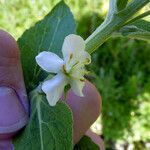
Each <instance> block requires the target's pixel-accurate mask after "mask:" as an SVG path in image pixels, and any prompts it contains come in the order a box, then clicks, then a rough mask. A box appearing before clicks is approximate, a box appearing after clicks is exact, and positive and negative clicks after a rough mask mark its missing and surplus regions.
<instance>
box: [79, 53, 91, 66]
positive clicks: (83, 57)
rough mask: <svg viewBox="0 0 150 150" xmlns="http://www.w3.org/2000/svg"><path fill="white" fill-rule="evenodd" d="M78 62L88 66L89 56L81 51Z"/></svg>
mask: <svg viewBox="0 0 150 150" xmlns="http://www.w3.org/2000/svg"><path fill="white" fill-rule="evenodd" d="M80 62H81V63H82V62H83V63H84V64H85V65H88V64H90V63H91V55H90V54H89V53H88V52H86V51H83V52H82V53H81V55H80Z"/></svg>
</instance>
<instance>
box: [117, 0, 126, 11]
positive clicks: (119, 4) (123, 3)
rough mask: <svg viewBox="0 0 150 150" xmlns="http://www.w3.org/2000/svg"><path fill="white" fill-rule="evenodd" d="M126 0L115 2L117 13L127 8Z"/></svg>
mask: <svg viewBox="0 0 150 150" xmlns="http://www.w3.org/2000/svg"><path fill="white" fill-rule="evenodd" d="M127 3H128V0H117V9H118V11H120V10H122V9H124V8H125V7H126V6H127Z"/></svg>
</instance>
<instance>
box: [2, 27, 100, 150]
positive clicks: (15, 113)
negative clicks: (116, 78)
mask: <svg viewBox="0 0 150 150" xmlns="http://www.w3.org/2000/svg"><path fill="white" fill-rule="evenodd" d="M83 93H84V95H85V96H84V97H77V96H75V95H74V94H73V92H72V91H71V90H70V91H69V93H68V97H67V99H68V100H67V102H66V103H67V104H68V105H69V107H70V108H71V110H72V112H73V119H74V123H73V128H74V130H73V140H74V144H76V143H77V142H78V141H79V140H80V138H81V137H82V136H83V135H84V134H85V133H86V131H87V130H88V129H89V127H90V126H91V124H92V123H93V122H94V121H95V120H96V119H97V117H98V116H99V114H100V110H101V98H100V95H99V93H98V91H97V90H96V88H95V87H94V86H93V85H92V84H91V83H90V82H88V81H87V82H86V85H85V87H84V89H83ZM28 116H29V104H28V100H27V96H26V91H25V86H24V81H23V75H22V68H21V63H20V57H19V48H18V46H17V43H16V41H15V40H14V39H13V38H12V37H11V36H10V35H9V34H8V33H6V32H4V31H2V30H0V150H11V149H12V148H11V147H12V145H11V139H12V137H13V136H15V134H16V133H17V132H18V131H19V130H20V129H21V128H23V127H24V126H25V125H26V124H27V121H28ZM89 136H90V135H89Z"/></svg>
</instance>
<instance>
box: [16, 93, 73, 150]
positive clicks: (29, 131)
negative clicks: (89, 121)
mask: <svg viewBox="0 0 150 150" xmlns="http://www.w3.org/2000/svg"><path fill="white" fill-rule="evenodd" d="M30 100H31V112H32V113H31V116H30V121H29V123H28V125H27V127H26V128H25V129H24V130H23V131H22V133H21V134H20V135H19V136H17V137H16V138H15V139H14V141H13V145H14V150H22V149H24V150H72V114H71V111H70V109H69V108H68V106H67V105H66V104H64V103H63V102H58V103H57V105H56V106H55V107H51V106H49V105H48V103H47V100H46V98H45V95H44V94H40V93H38V91H36V90H35V91H33V92H32V93H31V94H30Z"/></svg>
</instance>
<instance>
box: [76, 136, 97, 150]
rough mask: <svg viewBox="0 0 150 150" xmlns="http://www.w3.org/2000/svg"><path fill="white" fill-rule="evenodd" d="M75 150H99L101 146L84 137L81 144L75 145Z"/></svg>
mask: <svg viewBox="0 0 150 150" xmlns="http://www.w3.org/2000/svg"><path fill="white" fill-rule="evenodd" d="M74 150H99V146H98V145H96V144H95V143H94V142H93V141H92V140H91V138H90V137H88V136H84V137H83V138H82V139H81V140H80V141H79V143H78V144H76V145H75V147H74Z"/></svg>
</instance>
